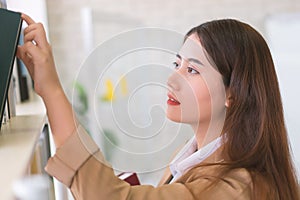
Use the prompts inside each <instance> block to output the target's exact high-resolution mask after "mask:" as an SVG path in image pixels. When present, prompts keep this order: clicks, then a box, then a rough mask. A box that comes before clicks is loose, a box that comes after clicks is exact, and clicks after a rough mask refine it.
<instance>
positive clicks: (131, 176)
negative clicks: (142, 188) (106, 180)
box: [118, 172, 141, 186]
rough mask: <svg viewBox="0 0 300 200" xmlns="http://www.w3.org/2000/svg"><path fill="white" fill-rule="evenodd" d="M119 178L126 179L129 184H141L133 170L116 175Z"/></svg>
mask: <svg viewBox="0 0 300 200" xmlns="http://www.w3.org/2000/svg"><path fill="white" fill-rule="evenodd" d="M118 177H119V179H121V180H124V181H126V182H127V183H129V184H130V185H132V186H133V185H141V184H140V181H139V178H138V176H137V174H136V173H135V172H123V173H121V174H119V175H118Z"/></svg>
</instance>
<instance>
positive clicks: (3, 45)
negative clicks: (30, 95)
mask: <svg viewBox="0 0 300 200" xmlns="http://www.w3.org/2000/svg"><path fill="white" fill-rule="evenodd" d="M21 26H22V19H21V13H17V12H13V11H9V10H6V9H2V8H0V122H1V123H0V128H1V125H2V117H3V112H4V107H5V101H6V99H7V92H8V87H9V83H10V79H11V74H12V69H13V64H14V60H15V55H16V50H17V45H18V41H19V36H20V31H21Z"/></svg>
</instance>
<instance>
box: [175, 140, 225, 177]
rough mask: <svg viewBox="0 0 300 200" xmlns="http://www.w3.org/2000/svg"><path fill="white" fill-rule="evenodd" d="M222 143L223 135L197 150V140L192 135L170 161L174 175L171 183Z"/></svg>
mask: <svg viewBox="0 0 300 200" xmlns="http://www.w3.org/2000/svg"><path fill="white" fill-rule="evenodd" d="M221 145H222V136H220V137H218V138H216V139H215V140H213V141H212V142H210V143H209V144H207V145H205V146H204V147H202V148H201V149H199V150H197V140H196V138H195V136H194V137H192V138H191V139H190V140H189V141H188V143H187V144H186V145H185V146H184V147H183V148H182V150H181V151H180V152H179V153H178V154H177V155H176V156H175V158H174V159H173V160H172V162H171V163H170V170H171V173H172V175H173V179H172V180H171V183H172V182H173V181H175V180H176V179H177V178H179V177H180V176H182V175H183V174H184V173H185V172H186V171H187V170H188V169H190V168H192V167H193V166H195V165H196V164H198V163H201V162H202V161H203V160H205V159H206V158H207V157H209V156H210V155H211V154H213V153H214V152H215V151H216V150H217V149H218V148H219V147H220V146H221Z"/></svg>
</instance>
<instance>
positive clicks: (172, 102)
mask: <svg viewBox="0 0 300 200" xmlns="http://www.w3.org/2000/svg"><path fill="white" fill-rule="evenodd" d="M168 97H169V99H168V101H167V104H168V105H172V106H176V105H180V102H179V101H177V99H175V97H173V96H172V95H171V94H170V93H168Z"/></svg>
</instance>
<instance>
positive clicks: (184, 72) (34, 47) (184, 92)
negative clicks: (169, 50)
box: [17, 14, 299, 200]
mask: <svg viewBox="0 0 300 200" xmlns="http://www.w3.org/2000/svg"><path fill="white" fill-rule="evenodd" d="M22 18H23V19H24V20H25V21H26V22H27V24H28V27H27V28H26V29H25V30H24V45H23V46H20V47H18V52H17V55H18V57H19V58H21V59H22V60H23V61H24V63H25V64H26V66H27V68H28V70H29V72H30V74H31V76H32V78H33V80H34V86H35V90H36V92H37V93H38V94H39V95H40V96H41V97H42V98H43V101H44V103H45V106H46V108H47V114H48V118H49V122H50V125H51V129H52V132H53V137H54V141H55V144H56V146H57V148H58V149H57V152H56V155H55V156H54V157H52V158H50V160H49V162H48V164H47V166H46V170H47V171H48V173H49V174H51V175H53V176H55V177H56V178H57V179H59V180H60V181H62V182H63V183H64V184H65V185H67V186H68V187H70V188H71V191H72V193H73V195H74V197H75V198H76V199H87V200H92V199H272V200H276V199H281V200H292V199H299V196H298V192H297V181H296V175H295V172H294V169H293V166H292V161H291V156H290V152H289V144H288V140H287V133H286V129H285V125H284V119H283V110H282V104H281V98H280V93H279V87H278V82H277V78H276V73H275V69H274V64H273V61H272V58H271V55H270V52H269V49H268V47H267V44H266V43H265V41H264V39H263V38H262V36H261V35H260V34H259V33H257V32H256V31H255V30H254V29H253V28H251V27H250V26H249V25H247V24H244V23H241V22H239V21H236V20H230V19H228V20H217V21H211V22H207V23H205V24H202V25H200V26H198V27H195V28H193V29H192V30H190V31H189V32H188V33H187V35H186V39H185V42H184V44H183V47H182V48H181V50H180V52H179V53H178V55H177V59H176V62H175V63H174V65H175V71H174V73H173V74H172V75H171V76H170V77H169V79H168V86H169V93H168V96H169V100H168V108H167V117H168V118H169V119H171V120H173V121H176V122H182V123H188V124H191V126H192V127H193V129H194V132H195V137H194V138H192V140H191V141H190V142H189V143H188V144H187V145H186V146H185V147H184V148H183V149H182V150H181V152H179V154H178V155H177V156H176V157H175V159H174V160H173V161H172V163H171V165H170V170H171V172H172V174H171V173H169V174H168V172H166V173H167V175H166V176H165V177H164V178H163V179H162V181H161V183H160V184H159V186H158V187H156V188H154V187H152V186H146V185H144V186H130V185H129V184H127V183H126V182H124V181H122V180H120V179H118V178H117V177H115V176H114V173H113V170H112V169H111V168H110V167H109V165H108V164H107V163H106V161H105V159H104V158H103V156H102V154H101V152H100V150H99V149H98V147H97V145H95V143H94V142H93V141H92V140H91V138H90V137H89V136H88V135H87V134H86V133H85V131H84V130H83V128H82V127H81V126H80V125H79V124H78V123H76V120H73V112H72V107H71V105H70V103H69V102H68V100H67V98H66V96H65V94H64V92H63V89H62V87H61V85H60V82H59V80H58V76H57V73H56V70H55V65H54V61H53V57H52V53H51V47H50V45H49V44H48V42H47V40H46V37H45V32H44V29H43V26H42V25H41V24H37V23H35V22H34V21H33V20H32V19H31V18H30V17H28V16H26V15H24V14H23V15H22ZM33 41H34V42H33ZM195 111H197V112H195ZM224 120H225V121H224ZM223 122H224V123H223ZM223 124H224V126H223ZM203 152H205V153H203Z"/></svg>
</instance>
